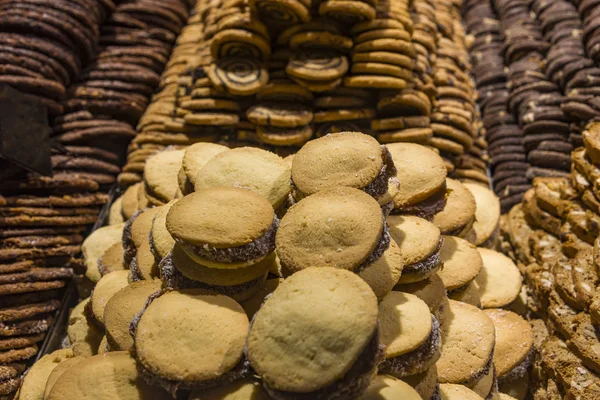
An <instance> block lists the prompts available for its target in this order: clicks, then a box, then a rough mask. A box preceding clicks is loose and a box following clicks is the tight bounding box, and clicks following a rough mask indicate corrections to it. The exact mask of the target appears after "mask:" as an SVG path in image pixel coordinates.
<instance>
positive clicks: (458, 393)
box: [440, 383, 483, 400]
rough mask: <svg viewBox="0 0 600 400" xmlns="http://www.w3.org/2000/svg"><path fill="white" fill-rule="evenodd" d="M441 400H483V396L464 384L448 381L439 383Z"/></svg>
mask: <svg viewBox="0 0 600 400" xmlns="http://www.w3.org/2000/svg"><path fill="white" fill-rule="evenodd" d="M440 396H441V399H442V400H483V397H481V396H480V395H478V394H477V393H475V392H474V391H472V390H471V389H469V388H468V387H466V386H463V385H456V384H450V383H442V384H440Z"/></svg>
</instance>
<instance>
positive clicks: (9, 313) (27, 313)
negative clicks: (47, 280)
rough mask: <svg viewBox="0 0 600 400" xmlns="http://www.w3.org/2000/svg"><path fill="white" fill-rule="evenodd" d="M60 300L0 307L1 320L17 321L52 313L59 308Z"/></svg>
mask: <svg viewBox="0 0 600 400" xmlns="http://www.w3.org/2000/svg"><path fill="white" fill-rule="evenodd" d="M59 306H60V302H59V301H58V300H48V301H45V302H41V303H32V304H25V305H19V306H16V307H9V308H2V309H0V321H1V322H8V321H16V320H21V319H28V318H31V317H33V316H36V315H39V314H45V313H50V312H53V311H55V310H57V309H58V307H59Z"/></svg>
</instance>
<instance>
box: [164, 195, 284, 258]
mask: <svg viewBox="0 0 600 400" xmlns="http://www.w3.org/2000/svg"><path fill="white" fill-rule="evenodd" d="M278 226H279V219H278V218H277V216H276V215H275V212H274V211H273V207H272V206H271V204H270V203H269V202H268V201H267V200H266V199H265V198H264V197H262V196H260V195H258V194H256V193H254V192H251V191H250V190H246V189H240V188H233V187H219V188H214V189H202V190H198V191H196V192H194V193H192V194H189V195H187V196H185V197H184V198H182V199H181V200H179V201H177V202H176V203H175V204H174V205H173V206H172V207H171V209H170V210H169V212H168V213H167V219H166V227H167V230H168V231H169V233H170V234H171V236H172V237H173V239H174V240H175V242H177V243H178V244H179V245H180V246H181V248H182V249H183V250H184V251H185V252H186V253H187V255H188V256H189V257H190V258H192V259H193V260H194V261H196V262H197V263H198V264H201V265H203V266H207V267H210V268H222V269H236V268H243V267H247V266H249V265H253V264H256V263H258V262H259V261H261V260H263V259H264V258H265V257H267V256H268V255H269V254H270V253H271V252H273V250H274V249H275V232H276V231H277V227H278Z"/></svg>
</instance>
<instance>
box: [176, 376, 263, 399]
mask: <svg viewBox="0 0 600 400" xmlns="http://www.w3.org/2000/svg"><path fill="white" fill-rule="evenodd" d="M247 399H252V400H270V399H271V397H269V395H268V394H267V392H266V390H265V389H263V387H262V385H261V384H260V382H258V381H256V380H254V379H251V378H246V379H240V380H239V381H236V382H233V383H231V384H229V385H227V386H223V387H217V388H214V389H209V390H198V391H194V392H192V393H191V394H190V397H189V399H188V400H247Z"/></svg>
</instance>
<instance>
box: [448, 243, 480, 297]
mask: <svg viewBox="0 0 600 400" xmlns="http://www.w3.org/2000/svg"><path fill="white" fill-rule="evenodd" d="M440 257H441V259H442V264H443V268H441V269H440V270H439V271H438V276H439V277H440V278H441V280H442V282H444V286H445V287H446V290H447V291H448V296H449V297H451V298H454V297H455V296H454V295H455V294H456V295H459V296H460V294H461V292H463V291H465V290H467V287H468V286H469V284H470V283H471V282H472V281H473V280H474V279H475V278H477V276H478V275H479V273H480V271H481V269H482V268H483V261H482V259H481V256H480V255H479V253H478V252H477V248H476V247H475V246H474V245H472V244H471V243H469V242H467V241H466V240H464V239H461V238H459V237H456V236H444V244H443V245H442V249H441V251H440Z"/></svg>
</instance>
